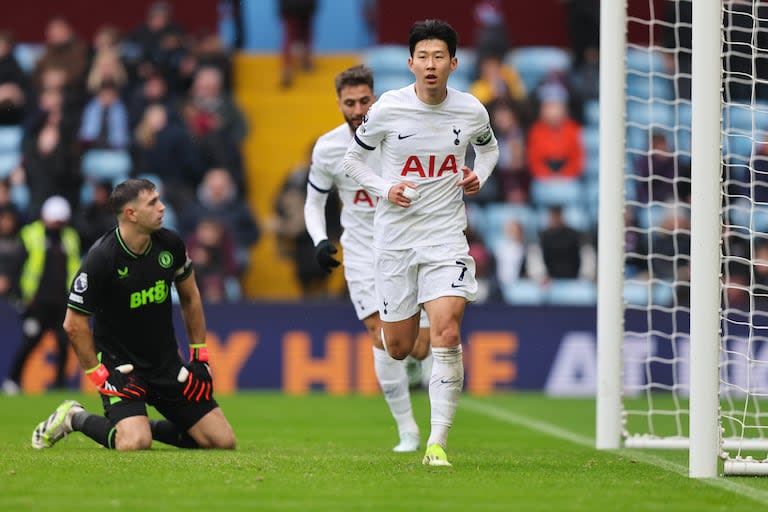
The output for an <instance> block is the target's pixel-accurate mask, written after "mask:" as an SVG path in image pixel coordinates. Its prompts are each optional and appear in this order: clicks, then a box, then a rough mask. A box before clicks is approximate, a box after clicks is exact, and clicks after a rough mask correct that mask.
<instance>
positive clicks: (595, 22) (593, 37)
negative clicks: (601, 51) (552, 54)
mask: <svg viewBox="0 0 768 512" xmlns="http://www.w3.org/2000/svg"><path fill="white" fill-rule="evenodd" d="M563 2H564V3H565V9H566V16H567V19H568V35H569V36H570V39H571V54H572V55H573V59H574V60H573V67H574V68H580V67H581V65H582V64H583V63H584V57H585V56H586V53H587V51H588V50H589V49H593V50H597V49H598V48H600V0H563Z"/></svg>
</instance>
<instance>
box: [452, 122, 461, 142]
mask: <svg viewBox="0 0 768 512" xmlns="http://www.w3.org/2000/svg"><path fill="white" fill-rule="evenodd" d="M460 133H461V130H457V129H456V127H455V126H454V127H453V134H454V135H456V139H455V140H454V141H453V143H454V144H455V145H456V146H458V145H459V144H461V141H460V140H459V134H460Z"/></svg>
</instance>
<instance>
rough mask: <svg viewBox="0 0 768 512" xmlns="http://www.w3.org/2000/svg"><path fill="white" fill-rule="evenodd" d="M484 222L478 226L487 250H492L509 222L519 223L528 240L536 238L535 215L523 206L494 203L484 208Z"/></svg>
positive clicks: (531, 210)
mask: <svg viewBox="0 0 768 512" xmlns="http://www.w3.org/2000/svg"><path fill="white" fill-rule="evenodd" d="M484 217H485V218H484V220H485V221H484V222H483V223H482V224H480V225H479V229H480V231H481V233H480V234H481V235H482V237H483V240H484V241H485V244H486V245H487V246H488V248H489V249H491V250H493V249H495V247H496V244H497V243H498V241H499V240H500V239H501V237H502V236H503V235H504V228H505V226H506V225H507V224H508V223H509V222H511V221H517V222H519V223H520V224H521V225H522V227H523V231H524V232H525V237H526V238H527V239H528V240H535V239H536V238H538V230H539V225H538V222H537V219H536V213H535V212H534V210H533V209H532V208H530V207H529V206H525V205H517V204H508V203H494V204H489V205H488V206H486V207H485V216H484Z"/></svg>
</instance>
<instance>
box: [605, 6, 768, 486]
mask: <svg viewBox="0 0 768 512" xmlns="http://www.w3.org/2000/svg"><path fill="white" fill-rule="evenodd" d="M701 1H702V11H703V10H704V7H703V4H709V6H710V7H715V8H716V9H719V14H718V13H715V14H716V15H717V18H718V19H715V18H714V17H712V21H713V22H714V23H718V24H719V27H718V26H717V25H715V26H714V27H713V28H714V30H711V31H710V32H709V37H710V38H711V39H712V40H714V43H715V45H714V46H713V45H710V47H709V48H708V49H706V48H704V47H703V46H696V45H694V36H693V26H694V24H693V20H694V12H693V6H692V2H691V1H690V0H643V1H638V2H630V8H629V9H628V10H626V11H624V12H623V13H622V14H623V19H622V23H623V29H624V33H623V34H621V42H622V43H623V48H624V51H623V52H622V55H621V56H620V57H621V58H622V59H623V62H622V64H623V65H621V66H619V70H618V72H617V71H616V70H608V71H604V70H603V69H601V101H604V100H605V101H607V102H613V103H614V104H616V103H617V102H620V103H618V104H619V105H621V107H622V110H623V112H624V122H623V125H622V127H621V132H622V133H624V136H625V140H624V141H623V143H621V142H620V141H618V140H617V139H618V137H615V136H614V137H610V136H609V135H608V134H609V133H610V132H609V131H608V130H602V129H601V151H605V150H606V148H607V147H613V146H615V145H619V147H620V148H621V151H620V152H619V153H620V154H619V155H614V157H613V158H614V159H618V158H621V160H620V163H619V166H621V167H622V168H623V169H624V172H623V177H621V178H619V179H616V178H615V177H607V175H608V174H609V172H613V171H608V170H607V169H606V168H605V167H606V166H611V163H612V162H611V156H610V155H609V156H607V157H606V158H603V155H602V154H601V161H600V164H601V171H600V172H601V174H600V179H601V182H602V181H606V180H607V181H609V182H613V184H614V186H618V187H623V190H624V194H623V202H621V204H620V205H619V209H618V210H616V209H615V207H612V204H613V203H609V204H607V205H603V204H602V203H603V202H606V198H607V197H608V194H609V192H608V188H609V185H606V184H605V183H601V196H600V197H601V213H600V222H601V224H602V223H604V222H606V220H607V219H606V216H607V215H611V214H613V215H614V216H616V215H617V214H618V215H619V216H620V218H621V219H622V221H621V224H620V225H617V222H616V221H608V222H607V223H608V226H607V227H604V226H602V225H601V226H600V249H601V253H602V252H603V251H610V252H611V253H613V254H612V255H611V256H605V257H604V258H603V259H602V261H601V265H600V272H601V274H600V276H599V280H601V281H609V282H612V281H611V279H617V280H618V281H619V282H620V283H621V284H620V285H618V289H613V290H611V288H610V286H611V285H610V284H606V285H605V286H602V285H601V289H600V292H601V297H602V298H601V299H600V300H599V301H598V340H599V341H598V344H599V347H598V354H599V361H598V368H599V371H600V379H599V380H600V382H601V384H600V386H602V387H604V388H605V386H606V379H607V381H608V382H614V384H615V385H617V386H618V387H620V391H619V393H618V395H616V394H615V393H613V392H611V391H608V392H607V393H606V392H605V391H604V390H602V391H601V390H600V389H598V440H597V444H598V447H602V448H611V447H618V446H624V447H634V448H690V449H691V452H692V457H693V451H694V450H697V446H695V445H692V442H691V438H692V437H693V434H691V436H689V432H691V433H692V432H693V429H692V426H691V415H692V412H693V408H694V402H693V401H692V399H691V391H692V389H691V388H692V384H691V382H694V386H695V385H696V384H695V383H696V382H697V381H695V380H694V381H692V380H691V379H692V377H691V374H692V373H695V372H699V374H700V375H704V376H705V378H709V379H710V381H711V383H712V388H713V389H714V390H715V393H716V394H717V395H718V396H717V397H716V398H714V401H712V402H709V408H712V409H718V410H713V411H711V414H712V415H713V418H716V420H717V421H718V424H719V428H718V429H713V431H716V432H715V436H716V440H715V442H716V443H717V446H716V447H714V448H713V450H714V451H713V453H715V455H716V456H719V457H720V458H722V459H723V460H724V461H725V464H724V466H723V469H722V470H718V471H722V472H724V473H725V474H768V462H763V461H764V460H765V459H766V453H767V452H768V430H767V429H768V343H766V340H767V339H768V53H766V52H767V51H768V6H760V4H764V2H751V1H749V2H746V1H740V0H725V1H721V0H701ZM604 3H605V2H604ZM619 3H623V2H619ZM713 3H717V6H713ZM697 7H699V6H697ZM620 8H621V9H624V7H623V6H621V7H620ZM614 9H615V7H608V8H604V9H603V18H604V19H603V23H606V22H610V21H611V20H610V19H606V12H608V13H609V16H613V15H616V16H618V14H617V13H616V12H615V11H614ZM611 11H613V14H612V13H611ZM710 12H715V11H712V10H710ZM616 19H618V18H616V17H614V18H613V21H615V20H616ZM613 30H615V28H614V29H613ZM606 36H607V37H606ZM611 37H614V38H615V39H613V41H612V40H611ZM618 37H619V36H617V35H615V34H612V33H611V29H608V28H606V27H605V26H603V27H602V28H601V38H602V40H601V51H603V52H605V51H606V50H607V49H608V48H609V46H608V45H610V44H611V42H615V41H617V40H618ZM609 51H610V50H609ZM697 51H699V52H704V51H709V53H710V54H712V56H713V57H714V58H713V59H709V61H710V63H714V65H713V66H712V67H713V69H712V73H710V77H712V76H714V77H715V79H714V81H717V78H718V76H719V77H721V79H722V83H721V87H720V91H719V92H718V93H717V95H716V96H715V97H714V101H712V104H713V105H714V104H715V103H719V112H717V113H716V114H715V115H714V116H713V117H711V118H707V117H706V115H704V114H703V113H702V111H699V113H698V114H697V113H696V112H694V109H693V104H692V102H691V97H692V90H693V97H694V98H698V99H702V98H704V94H703V93H702V94H701V96H696V94H697V91H701V89H696V83H695V80H696V79H695V78H694V74H695V71H696V70H700V69H702V67H698V68H694V66H693V61H694V58H698V59H699V62H702V56H701V55H696V53H695V52H697ZM694 55H696V57H694ZM718 56H719V58H718ZM601 59H602V60H601V67H605V63H606V57H605V56H603V57H601ZM700 66H701V65H700ZM715 66H716V68H715ZM610 73H618V74H621V77H620V78H619V79H618V80H616V81H615V82H614V81H613V80H611V79H610V78H611V77H610ZM699 80H701V79H699ZM699 83H700V82H699ZM606 84H607V85H606ZM609 88H613V89H619V90H618V92H617V91H607V90H606V89H609ZM614 94H618V96H619V98H618V99H617V98H615V97H614ZM606 98H607V99H606ZM703 103H704V104H705V105H706V104H707V103H706V102H703ZM700 104H702V102H699V101H697V105H700ZM607 107H608V106H607V105H601V123H603V122H604V121H606V120H607V121H608V122H611V119H609V116H612V115H614V114H612V113H611V109H609V108H607ZM697 108H699V107H697ZM704 110H706V106H705V107H704ZM711 111H712V109H710V112H711ZM604 114H605V118H606V119H604V118H603V116H604ZM694 123H696V124H695V125H694ZM608 128H610V126H609V127H608ZM697 130H701V132H700V133H704V132H705V131H706V130H710V133H714V132H712V131H711V130H717V132H718V133H719V136H718V137H717V139H719V143H720V144H719V146H720V147H719V159H718V158H717V154H716V153H713V154H714V156H715V158H712V159H707V158H706V157H705V156H703V155H702V154H698V155H697V154H696V153H695V152H694V150H695V148H696V144H694V143H693V140H694V136H695V133H696V132H697ZM705 135H706V134H705ZM716 135H717V134H716ZM700 137H701V135H700ZM699 140H705V138H700V139H699ZM710 140H712V139H711V138H710ZM711 146H717V142H715V143H714V144H712V145H711ZM700 147H701V146H700ZM705 149H706V147H705ZM710 149H714V148H710ZM708 160H712V161H711V162H710V161H708ZM707 166H708V167H707ZM707 169H710V170H712V176H714V175H715V174H714V173H717V176H716V177H717V179H716V180H709V181H708V178H707V172H708V171H707ZM707 183H711V186H710V185H707ZM708 186H709V187H710V188H709V189H706V188H705V187H708ZM613 190H614V193H617V192H616V190H620V188H619V189H617V188H614V189H613ZM702 191H705V193H704V194H702ZM709 192H712V195H713V197H714V199H713V200H712V201H711V204H709V207H708V208H709V210H711V212H712V216H711V219H712V220H713V222H712V226H713V227H712V228H711V229H709V232H710V234H712V233H714V234H712V240H711V241H712V242H713V243H712V244H711V250H710V251H703V250H702V247H703V245H702V243H701V241H702V239H698V240H697V232H696V231H695V230H694V229H692V226H693V225H694V223H695V222H697V221H698V222H699V223H701V222H702V221H703V219H704V216H706V215H708V213H707V211H708V210H707V206H706V203H704V202H703V201H704V199H703V198H702V196H704V195H706V194H707V193H709ZM697 201H698V204H699V205H704V206H699V209H698V210H697V208H696V207H693V208H692V204H696V202H697ZM612 209H613V210H614V211H611V210H612ZM702 212H704V214H702ZM696 216H698V219H697V218H695V217H696ZM699 225H700V226H701V224H699ZM704 230H705V231H706V230H707V228H706V227H705V228H704ZM698 233H699V234H700V233H702V230H701V228H700V231H699V232H698ZM705 243H706V240H705ZM618 244H622V247H619V246H618ZM697 244H698V245H697ZM607 245H612V248H609V247H607ZM694 247H698V249H694ZM697 250H698V251H699V252H698V254H699V255H703V256H702V257H701V258H697ZM616 255H618V258H617V259H615V260H614V263H617V264H610V263H611V258H616ZM708 255H711V256H712V258H714V256H715V255H719V259H718V261H717V266H716V267H710V268H711V270H712V272H711V274H712V276H711V278H708V277H707V276H706V275H704V276H702V277H700V279H701V280H700V281H699V282H705V283H706V282H708V281H707V280H708V279H709V280H710V281H709V282H711V281H712V280H713V279H716V278H715V276H716V275H717V274H718V271H719V283H718V282H717V280H715V282H714V286H712V287H710V288H707V287H698V288H697V286H696V275H695V274H694V273H693V272H696V271H701V270H702V269H707V265H708V261H710V260H708V257H709V256H708ZM601 257H602V255H601ZM617 266H618V268H616V267H617ZM692 282H693V286H692ZM707 290H709V293H710V294H711V295H712V301H711V302H709V303H711V304H715V305H719V307H716V308H713V309H712V311H711V313H712V314H711V315H709V316H710V317H712V318H715V317H718V319H719V321H717V322H714V321H712V322H710V318H707V316H706V315H702V313H701V312H702V311H703V309H701V308H697V307H692V304H707V303H708V302H707V298H706V297H703V295H702V293H705V292H707ZM611 291H613V292H615V293H616V295H621V296H622V297H623V299H624V300H623V302H622V304H621V305H620V306H616V305H613V304H610V302H609V301H610V299H606V298H605V295H608V294H609V293H610V292H611ZM616 295H614V296H616ZM697 301H699V302H698V303H697ZM710 326H711V329H710ZM702 329H704V330H705V332H706V329H709V331H711V336H712V340H713V346H714V345H717V352H718V354H719V355H718V356H717V357H715V358H713V364H712V366H713V367H712V368H711V371H710V369H708V368H706V367H705V365H706V362H705V361H703V360H702V359H699V358H696V357H694V356H693V354H695V352H692V348H693V349H694V350H701V348H702V344H705V343H707V341H706V339H705V338H706V336H700V335H696V334H695V333H697V331H698V333H701V332H702ZM611 340H612V341H611ZM617 340H619V341H620V342H621V343H620V344H621V346H620V347H619V348H618V349H616V348H608V349H606V348H605V345H606V344H608V343H614V344H615V343H616V341H617ZM697 344H698V345H697ZM601 345H602V346H601ZM704 350H706V348H705V349H704ZM601 352H602V355H601ZM608 366H614V367H617V369H616V370H615V372H617V373H618V375H616V374H615V373H614V370H606V368H607V367H608ZM708 372H709V373H708ZM707 375H710V377H706V376H707ZM718 375H719V377H718ZM704 388H705V386H699V387H697V388H696V389H694V390H693V391H694V393H696V392H699V393H703V392H705V391H703V389H704ZM718 391H719V393H718ZM606 397H607V398H606ZM699 403H701V402H699ZM718 406H719V407H718ZM616 408H618V412H617V411H616ZM700 417H701V416H698V418H700ZM697 421H698V420H697ZM698 424H699V423H694V426H696V425H698ZM613 437H616V438H618V439H617V440H614V439H613ZM699 453H701V452H699ZM713 458H714V457H713ZM691 460H692V461H693V458H692V459H691ZM692 464H693V462H692ZM713 464H714V467H715V468H717V465H716V460H715V461H713ZM694 473H696V472H695V471H694V470H693V469H692V476H699V475H694ZM705 476H714V475H705Z"/></svg>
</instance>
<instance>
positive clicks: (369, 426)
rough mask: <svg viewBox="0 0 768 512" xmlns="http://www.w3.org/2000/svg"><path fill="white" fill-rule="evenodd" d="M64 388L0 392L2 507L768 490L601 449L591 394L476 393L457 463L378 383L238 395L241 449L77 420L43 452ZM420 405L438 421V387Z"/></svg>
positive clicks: (668, 456)
mask: <svg viewBox="0 0 768 512" xmlns="http://www.w3.org/2000/svg"><path fill="white" fill-rule="evenodd" d="M65 398H78V399H80V400H81V401H82V402H83V404H84V405H85V406H86V407H87V408H89V409H91V410H99V409H98V400H97V398H95V397H90V396H89V397H82V396H78V395H73V394H60V393H50V394H47V395H44V396H34V397H33V396H19V397H0V410H2V421H1V422H0V450H1V452H0V510H2V511H25V510H34V511H44V510H54V511H62V512H63V511H70V510H72V511H77V512H81V511H90V510H93V511H100V512H104V511H109V510H132V511H142V512H144V511H168V510H178V511H184V512H190V511H198V510H201V511H202V510H204V511H219V510H221V511H239V510H243V511H245V510H249V511H250V510H259V511H294V510H295V511H315V510H317V511H365V510H371V511H401V510H402V511H427V510H445V511H461V512H473V511H484V510H494V511H517V510H519V511H551V510H557V511H595V510H628V511H632V510H649V511H650V510H671V511H686V510H690V511H696V512H701V511H709V510H737V509H744V510H746V509H747V507H750V508H755V507H756V506H759V505H763V506H765V505H766V504H768V478H760V477H742V478H733V477H730V478H720V479H713V480H692V479H689V478H688V477H687V464H688V462H687V461H688V455H687V452H684V451H636V450H633V451H630V450H620V451H616V452H605V451H597V450H595V449H594V448H593V445H594V442H593V439H594V416H595V408H594V401H593V400H576V399H567V400H566V399H563V400H555V399H550V398H546V397H544V396H541V395H537V394H522V393H521V394H503V395H497V396H493V397H489V398H474V397H469V396H464V397H463V398H462V403H461V406H460V408H459V411H458V413H457V417H456V422H455V425H454V428H453V431H452V433H451V437H450V444H449V447H448V455H449V459H450V460H451V462H452V463H453V467H452V468H430V467H425V466H422V464H421V455H422V453H421V452H420V453H416V454H394V453H392V452H391V451H390V449H391V447H392V446H394V444H396V441H397V440H396V434H395V428H394V422H393V421H392V419H391V418H390V417H389V413H388V412H387V409H386V405H385V404H384V401H383V398H381V397H358V396H349V397H331V396H327V395H325V394H312V395H309V396H306V397H288V396H284V395H282V394H277V393H240V394H238V395H235V396H230V397H222V398H221V399H220V403H221V405H222V408H223V409H224V412H225V413H226V415H227V416H228V418H229V419H230V421H231V423H232V425H233V427H234V429H235V432H236V434H237V436H238V448H237V450H235V451H230V452H213V451H207V452H206V451H194V450H190V451H185V450H179V449H176V448H172V447H167V446H163V445H160V444H155V445H154V447H153V449H152V450H151V451H149V452H143V453H118V452H114V451H109V450H106V449H103V448H100V447H98V446H97V445H96V444H95V443H93V442H91V441H90V440H88V439H87V438H85V436H83V435H82V434H79V433H75V434H73V435H71V436H69V437H67V438H66V439H64V440H62V441H61V442H60V443H59V444H57V445H56V446H55V447H53V448H52V449H48V450H40V451H37V450H34V449H32V448H31V447H30V444H29V443H30V435H31V433H32V429H33V428H34V426H35V425H36V424H37V422H39V421H41V420H43V419H44V418H45V417H47V415H48V414H49V413H50V412H52V411H53V410H54V408H55V407H56V406H57V405H58V403H59V402H60V401H61V400H63V399H65ZM414 408H415V412H416V415H417V420H418V421H419V424H420V426H421V429H422V439H424V437H425V436H426V434H427V432H428V417H429V415H428V409H429V404H428V400H427V396H426V394H425V393H424V392H423V391H420V392H417V393H415V395H414Z"/></svg>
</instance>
